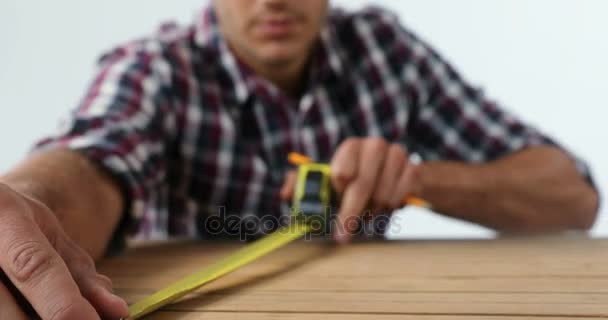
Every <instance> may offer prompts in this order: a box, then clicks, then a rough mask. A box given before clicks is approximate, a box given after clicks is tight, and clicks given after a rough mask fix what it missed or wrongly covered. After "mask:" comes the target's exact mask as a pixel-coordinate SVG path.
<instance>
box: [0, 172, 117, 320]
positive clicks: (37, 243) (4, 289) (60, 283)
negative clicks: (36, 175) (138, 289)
mask: <svg viewBox="0 0 608 320" xmlns="http://www.w3.org/2000/svg"><path fill="white" fill-rule="evenodd" d="M0 268H1V269H2V270H3V271H4V273H5V274H6V276H7V278H8V279H10V281H11V282H12V284H13V285H14V286H15V287H16V289H17V290H19V292H21V293H22V295H23V296H24V297H25V298H26V299H27V300H28V301H29V303H30V304H31V305H32V307H33V308H34V309H35V310H36V312H37V313H38V315H39V316H40V317H41V318H42V319H43V320H73V319H78V320H81V319H82V320H89V319H100V318H103V319H119V318H121V317H126V316H127V315H128V308H127V305H126V303H125V302H124V300H123V299H121V298H119V297H118V296H115V295H114V294H112V283H111V281H110V279H109V278H107V277H105V276H103V275H101V274H98V273H97V271H96V269H95V263H94V261H93V259H92V258H91V257H90V256H89V255H88V254H87V253H86V252H85V251H84V250H83V249H81V248H80V247H79V246H78V245H77V244H76V243H74V242H73V241H72V240H71V239H70V238H69V237H68V236H67V235H66V234H65V232H64V231H63V229H62V227H61V225H60V223H59V221H58V219H57V217H56V216H55V214H54V213H53V212H52V211H51V210H50V209H49V208H48V207H47V206H45V205H44V204H43V203H41V202H40V201H37V200H35V199H33V198H31V197H29V196H27V195H25V194H22V193H19V192H17V191H15V190H13V189H12V188H10V187H9V186H7V185H5V184H0ZM27 319H28V317H27V316H26V315H25V313H24V312H23V311H22V310H21V308H20V307H19V305H18V304H17V302H16V300H15V298H14V297H13V296H12V295H11V294H10V291H9V290H8V286H7V284H3V283H0V320H27Z"/></svg>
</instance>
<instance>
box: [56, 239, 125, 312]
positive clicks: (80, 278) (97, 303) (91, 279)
mask: <svg viewBox="0 0 608 320" xmlns="http://www.w3.org/2000/svg"><path fill="white" fill-rule="evenodd" d="M57 252H59V254H60V255H61V257H62V258H63V259H64V261H65V262H66V265H67V267H68V269H69V270H70V273H71V274H72V276H73V278H74V280H75V281H76V284H78V287H79V288H80V291H81V293H82V295H83V296H84V297H85V298H86V299H87V300H88V301H89V302H90V303H91V304H92V305H93V307H94V308H95V310H97V313H98V314H99V315H101V316H102V317H103V318H104V319H105V318H110V319H119V318H123V317H127V316H128V315H129V308H128V306H127V303H126V302H125V301H124V300H123V299H122V298H120V297H118V296H116V295H114V294H113V292H112V281H111V280H110V279H109V278H108V277H106V276H103V275H101V274H99V273H97V271H96V269H95V263H94V262H93V259H92V258H91V257H90V256H89V255H88V254H87V253H86V252H85V251H84V250H83V249H82V248H80V247H79V246H78V245H77V244H76V243H75V242H73V241H72V240H70V239H69V238H68V237H67V236H63V237H61V240H59V241H58V243H57Z"/></svg>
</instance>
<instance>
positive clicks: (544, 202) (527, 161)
mask: <svg viewBox="0 0 608 320" xmlns="http://www.w3.org/2000/svg"><path fill="white" fill-rule="evenodd" d="M419 179H420V184H421V186H422V187H421V191H420V192H421V194H420V196H422V197H424V198H425V199H426V200H428V201H429V202H431V203H432V204H433V207H434V209H435V210H437V211H438V212H441V213H443V214H446V215H449V216H452V217H456V218H459V219H464V220H468V221H471V222H474V223H478V224H481V225H484V226H487V227H490V228H493V229H496V230H499V231H507V232H511V231H512V232H537V231H558V230H567V229H589V228H590V227H591V226H592V225H593V222H594V221H595V217H596V214H597V207H598V201H599V200H598V195H597V192H596V191H595V190H594V189H593V188H592V187H591V186H589V184H588V183H586V182H585V181H584V179H583V178H582V177H581V175H580V174H579V173H578V171H577V170H576V167H575V164H574V162H573V161H572V160H571V159H570V158H568V157H567V156H566V155H565V154H564V153H563V152H562V151H560V150H558V149H556V148H552V147H533V148H530V149H526V150H523V151H521V152H518V153H516V154H513V155H511V156H508V157H505V158H503V159H501V160H498V161H495V162H491V163H487V164H481V165H468V164H463V163H456V162H429V163H426V164H423V165H421V167H420V170H419Z"/></svg>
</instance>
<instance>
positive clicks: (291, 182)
mask: <svg viewBox="0 0 608 320" xmlns="http://www.w3.org/2000/svg"><path fill="white" fill-rule="evenodd" d="M296 177H297V172H296V171H295V170H289V172H287V175H286V176H285V182H283V186H282V187H281V192H280V196H281V200H283V201H289V200H291V198H293V192H294V189H295V185H296Z"/></svg>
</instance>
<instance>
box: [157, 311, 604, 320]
mask: <svg viewBox="0 0 608 320" xmlns="http://www.w3.org/2000/svg"><path fill="white" fill-rule="evenodd" d="M370 317H373V319H375V320H564V319H565V318H564V317H551V316H550V317H542V316H540V317H520V316H489V315H466V316H453V315H421V314H415V315H404V314H352V313H333V314H327V313H280V312H272V313H262V312H239V313H234V312H179V311H160V312H157V313H155V314H152V315H150V316H149V317H146V320H201V319H214V320H232V319H235V318H240V319H248V320H267V319H284V320H299V319H323V320H367V319H370ZM576 319H578V320H597V319H598V318H586V317H581V318H576Z"/></svg>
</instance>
